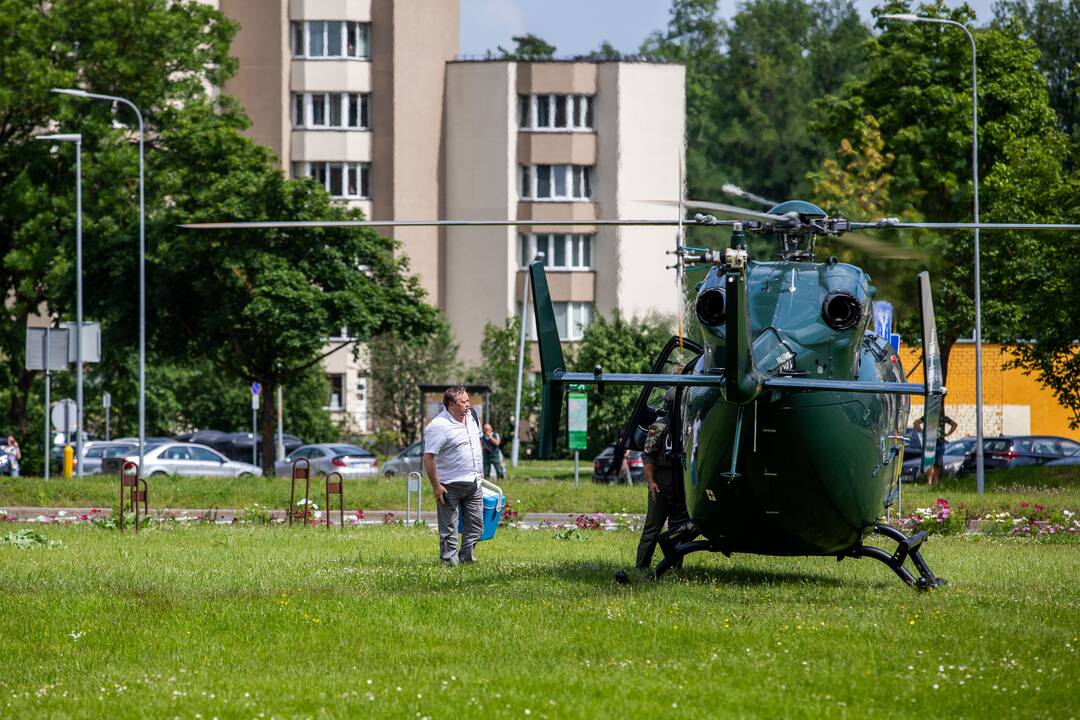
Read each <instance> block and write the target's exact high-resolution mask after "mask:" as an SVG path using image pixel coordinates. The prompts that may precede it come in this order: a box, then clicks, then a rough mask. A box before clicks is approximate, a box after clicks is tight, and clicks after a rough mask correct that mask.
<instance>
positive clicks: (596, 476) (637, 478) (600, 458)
mask: <svg viewBox="0 0 1080 720" xmlns="http://www.w3.org/2000/svg"><path fill="white" fill-rule="evenodd" d="M614 456H615V444H614V443H612V444H611V445H608V446H607V447H606V448H604V450H603V451H602V452H601V453H600V454H599V455H597V456H596V458H595V459H594V460H593V475H592V479H593V482H600V483H611V482H614V483H619V482H624V480H623V479H621V478H620V477H619V473H618V471H617V470H616V472H615V473H614V476H612V474H611V461H612V459H613V458H614ZM626 464H627V466H629V468H630V483H631V484H632V485H639V484H642V483H644V482H645V463H644V462H643V461H642V459H641V453H640V452H639V451H637V450H627V451H626Z"/></svg>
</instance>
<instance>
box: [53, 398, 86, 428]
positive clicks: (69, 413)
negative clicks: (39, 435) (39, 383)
mask: <svg viewBox="0 0 1080 720" xmlns="http://www.w3.org/2000/svg"><path fill="white" fill-rule="evenodd" d="M78 416H79V406H78V405H76V404H75V401H74V400H72V399H70V398H67V399H64V400H61V401H60V402H58V403H56V404H55V405H53V407H52V412H51V413H50V417H51V418H52V424H53V427H54V428H56V431H57V432H62V433H64V434H65V435H70V434H71V433H73V432H75V429H76V427H77V426H78Z"/></svg>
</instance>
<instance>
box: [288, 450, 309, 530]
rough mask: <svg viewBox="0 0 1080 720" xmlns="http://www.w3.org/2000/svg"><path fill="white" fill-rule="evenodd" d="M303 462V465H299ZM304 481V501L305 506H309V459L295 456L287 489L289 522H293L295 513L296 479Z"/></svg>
mask: <svg viewBox="0 0 1080 720" xmlns="http://www.w3.org/2000/svg"><path fill="white" fill-rule="evenodd" d="M300 463H303V466H301V465H300ZM297 480H303V481H304V501H305V502H307V507H308V508H310V507H311V461H310V460H308V459H307V458H296V460H293V464H292V488H291V489H290V490H289V524H290V525H292V524H293V516H294V515H296V481H297Z"/></svg>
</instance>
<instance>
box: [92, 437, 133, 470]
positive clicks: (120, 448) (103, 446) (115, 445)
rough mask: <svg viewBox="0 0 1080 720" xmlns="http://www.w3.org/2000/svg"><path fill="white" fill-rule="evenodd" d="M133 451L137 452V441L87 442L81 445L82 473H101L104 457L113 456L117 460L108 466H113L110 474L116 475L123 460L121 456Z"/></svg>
mask: <svg viewBox="0 0 1080 720" xmlns="http://www.w3.org/2000/svg"><path fill="white" fill-rule="evenodd" d="M133 451H134V452H135V453H138V452H139V444H138V443H137V442H135V443H130V442H105V441H104V440H94V441H91V442H88V443H86V444H85V445H84V446H83V458H82V462H83V475H101V474H103V473H104V470H103V468H104V463H105V459H106V458H115V459H116V460H117V462H115V463H112V464H111V465H110V468H112V467H115V469H113V470H112V472H111V473H110V474H113V475H118V474H119V473H120V465H121V464H122V462H123V460H122V458H123V457H124V456H125V455H130V454H131V453H132V452H133ZM76 467H78V465H76Z"/></svg>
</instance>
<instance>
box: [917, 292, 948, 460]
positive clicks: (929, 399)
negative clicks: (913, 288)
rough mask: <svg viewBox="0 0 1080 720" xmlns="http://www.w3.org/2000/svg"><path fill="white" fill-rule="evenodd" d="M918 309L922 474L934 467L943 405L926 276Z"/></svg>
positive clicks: (942, 381) (935, 337) (932, 300)
mask: <svg viewBox="0 0 1080 720" xmlns="http://www.w3.org/2000/svg"><path fill="white" fill-rule="evenodd" d="M919 309H920V311H921V312H922V341H923V384H924V386H925V388H926V394H925V395H924V397H925V405H924V406H923V408H924V415H923V439H922V440H923V458H922V469H923V472H925V471H927V470H929V469H930V467H931V466H932V465H933V464H934V455H935V453H936V452H937V444H938V442H941V441H942V438H939V437H938V432H939V430H940V422H941V413H942V409H943V407H944V404H945V386H944V379H943V377H942V374H941V348H940V347H939V346H938V337H937V324H936V323H935V322H934V299H933V297H932V296H931V294H930V273H928V272H925V271H923V272H921V273H919Z"/></svg>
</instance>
